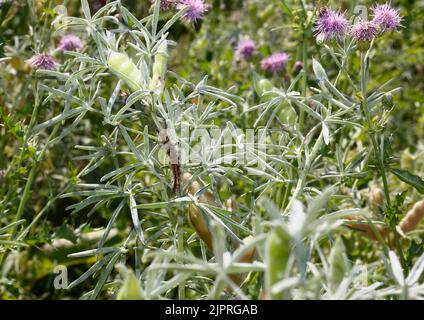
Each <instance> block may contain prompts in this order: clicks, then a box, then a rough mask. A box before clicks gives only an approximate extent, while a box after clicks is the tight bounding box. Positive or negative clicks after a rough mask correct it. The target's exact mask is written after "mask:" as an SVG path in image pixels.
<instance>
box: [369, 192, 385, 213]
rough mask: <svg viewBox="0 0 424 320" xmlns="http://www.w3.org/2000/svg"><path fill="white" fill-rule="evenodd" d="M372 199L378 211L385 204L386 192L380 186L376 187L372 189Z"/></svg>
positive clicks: (373, 205) (372, 203)
mask: <svg viewBox="0 0 424 320" xmlns="http://www.w3.org/2000/svg"><path fill="white" fill-rule="evenodd" d="M370 201H371V205H372V207H373V209H374V211H377V212H378V210H379V209H380V208H382V207H383V205H384V193H383V190H381V189H380V188H377V187H374V188H372V189H371V191H370Z"/></svg>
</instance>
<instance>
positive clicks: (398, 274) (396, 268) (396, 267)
mask: <svg viewBox="0 0 424 320" xmlns="http://www.w3.org/2000/svg"><path fill="white" fill-rule="evenodd" d="M389 259H390V267H391V271H392V273H393V277H394V278H395V280H396V282H397V283H398V285H400V286H404V285H405V278H404V276H403V268H402V266H401V265H400V262H399V259H398V257H397V255H396V253H394V252H393V251H390V252H389Z"/></svg>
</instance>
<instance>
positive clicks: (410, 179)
mask: <svg viewBox="0 0 424 320" xmlns="http://www.w3.org/2000/svg"><path fill="white" fill-rule="evenodd" d="M391 171H392V172H393V174H394V175H395V176H396V177H398V178H399V179H400V180H402V181H403V182H405V183H407V184H409V185H411V186H413V187H414V188H415V189H417V191H418V192H419V193H422V194H424V181H423V180H422V179H421V178H420V177H419V176H417V175H415V174H412V173H410V172H409V171H406V170H400V169H391Z"/></svg>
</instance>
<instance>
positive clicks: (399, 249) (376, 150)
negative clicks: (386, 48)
mask: <svg viewBox="0 0 424 320" xmlns="http://www.w3.org/2000/svg"><path fill="white" fill-rule="evenodd" d="M367 56H368V55H367V54H365V53H361V93H362V103H361V105H362V109H363V111H364V114H365V120H366V127H367V131H368V135H369V136H370V140H371V144H372V148H373V150H374V154H375V156H376V158H377V166H378V170H379V171H380V175H381V178H382V180H383V187H384V196H385V198H386V204H387V207H391V201H390V192H389V184H388V182H387V175H386V168H385V165H384V161H383V154H382V153H381V151H380V148H379V147H378V143H377V139H376V134H375V130H374V127H373V122H372V120H371V116H370V112H369V109H368V105H367V85H368V83H367V65H366V64H367V61H366V60H367ZM390 228H391V230H392V232H393V234H394V238H395V239H394V241H395V246H396V251H397V253H398V256H399V257H400V260H401V262H402V265H403V266H404V267H405V266H406V263H405V257H404V256H403V252H402V247H401V245H400V239H399V235H398V233H397V230H396V226H390Z"/></svg>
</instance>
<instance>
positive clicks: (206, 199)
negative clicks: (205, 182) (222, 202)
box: [183, 172, 218, 207]
mask: <svg viewBox="0 0 424 320" xmlns="http://www.w3.org/2000/svg"><path fill="white" fill-rule="evenodd" d="M191 177H192V175H191V174H190V173H188V172H186V173H184V175H183V180H184V182H188V181H189V180H190V179H191ZM200 189H202V187H201V185H200V183H199V182H197V181H193V182H192V183H191V184H190V185H189V186H188V192H189V193H191V194H192V195H195V194H196V192H197V191H199V190H200ZM199 202H201V203H206V204H209V205H211V206H215V207H216V206H218V205H217V203H216V201H215V197H214V195H213V194H212V193H211V192H210V191H208V190H207V191H205V192H203V194H202V195H201V196H200V198H199Z"/></svg>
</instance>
